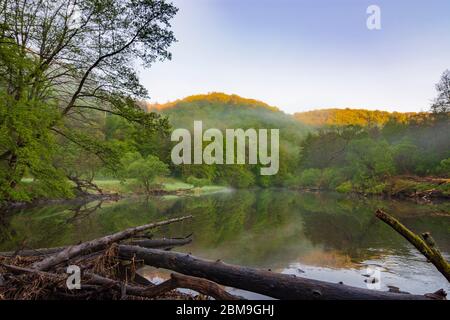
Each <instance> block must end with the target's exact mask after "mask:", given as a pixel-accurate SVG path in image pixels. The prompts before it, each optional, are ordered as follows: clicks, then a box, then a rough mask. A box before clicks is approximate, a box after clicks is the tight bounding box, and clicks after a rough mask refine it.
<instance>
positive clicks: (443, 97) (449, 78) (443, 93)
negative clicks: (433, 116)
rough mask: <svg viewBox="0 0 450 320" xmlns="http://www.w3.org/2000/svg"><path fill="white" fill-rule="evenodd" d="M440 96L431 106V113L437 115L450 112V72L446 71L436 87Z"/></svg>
mask: <svg viewBox="0 0 450 320" xmlns="http://www.w3.org/2000/svg"><path fill="white" fill-rule="evenodd" d="M436 90H437V92H438V95H437V97H436V99H435V101H434V103H433V105H432V106H431V111H432V112H434V113H437V114H447V113H449V112H450V70H445V71H444V73H443V74H442V76H441V80H440V81H439V83H438V84H437V85H436Z"/></svg>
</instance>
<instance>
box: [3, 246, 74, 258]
mask: <svg viewBox="0 0 450 320" xmlns="http://www.w3.org/2000/svg"><path fill="white" fill-rule="evenodd" d="M66 248H67V247H54V248H41V249H23V250H17V251H6V252H0V256H2V257H14V256H21V257H38V256H47V255H50V254H55V253H58V252H60V251H62V250H64V249H66Z"/></svg>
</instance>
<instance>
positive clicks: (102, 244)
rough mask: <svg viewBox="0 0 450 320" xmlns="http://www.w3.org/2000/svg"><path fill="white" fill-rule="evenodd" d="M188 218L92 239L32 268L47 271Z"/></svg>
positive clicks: (52, 256)
mask: <svg viewBox="0 0 450 320" xmlns="http://www.w3.org/2000/svg"><path fill="white" fill-rule="evenodd" d="M190 218H192V216H191V215H189V216H184V217H180V218H173V219H169V220H164V221H160V222H156V223H149V224H145V225H142V226H139V227H134V228H128V229H126V230H124V231H121V232H117V233H114V234H111V235H108V236H105V237H102V238H98V239H94V240H91V241H87V242H83V243H81V244H78V245H75V246H70V247H67V248H66V249H64V250H63V251H60V252H58V253H56V254H54V255H51V256H49V257H47V258H45V259H43V260H41V261H39V262H36V263H34V264H33V265H32V268H33V269H36V270H41V271H43V270H48V269H49V268H51V267H53V266H55V265H58V264H60V263H62V262H64V261H68V260H70V259H71V258H73V257H76V256H79V255H81V254H84V253H89V252H94V251H98V250H102V249H104V248H106V247H107V246H108V245H110V244H111V243H114V242H118V241H121V240H124V239H127V238H130V237H132V236H133V235H135V234H137V233H139V232H142V231H145V230H148V229H152V228H156V227H160V226H164V225H167V224H170V223H174V222H179V221H183V220H185V219H190Z"/></svg>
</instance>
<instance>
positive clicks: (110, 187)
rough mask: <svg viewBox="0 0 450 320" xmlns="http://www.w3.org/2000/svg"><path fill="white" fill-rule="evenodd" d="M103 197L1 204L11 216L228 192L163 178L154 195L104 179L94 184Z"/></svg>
mask: <svg viewBox="0 0 450 320" xmlns="http://www.w3.org/2000/svg"><path fill="white" fill-rule="evenodd" d="M93 183H95V184H96V185H97V186H98V187H99V189H100V190H101V191H102V193H94V192H92V191H91V192H85V193H80V194H77V195H76V196H74V197H73V198H58V199H48V198H35V199H32V200H31V201H11V202H4V203H0V211H2V212H8V211H14V210H18V209H25V208H32V207H36V206H43V205H54V204H59V203H66V204H70V203H73V204H77V203H88V202H92V201H118V200H120V199H123V198H129V197H136V196H137V197H142V196H156V197H158V196H187V195H192V196H197V195H203V194H209V193H215V192H222V191H225V190H227V189H228V187H225V186H218V185H208V186H202V187H196V186H194V185H192V184H188V183H184V182H182V181H179V180H177V179H173V178H160V179H158V180H157V184H155V187H154V188H153V189H152V190H150V192H145V191H144V190H142V189H141V188H140V187H139V186H138V185H137V184H136V181H135V180H134V179H127V180H126V181H120V180H113V179H108V180H107V179H103V180H94V181H93Z"/></svg>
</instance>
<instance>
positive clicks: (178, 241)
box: [130, 237, 192, 249]
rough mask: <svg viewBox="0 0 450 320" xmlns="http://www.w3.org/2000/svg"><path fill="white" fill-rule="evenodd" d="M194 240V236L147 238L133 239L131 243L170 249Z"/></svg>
mask: <svg viewBox="0 0 450 320" xmlns="http://www.w3.org/2000/svg"><path fill="white" fill-rule="evenodd" d="M191 242H192V238H189V237H187V238H175V239H170V238H169V239H145V240H132V241H130V244H131V245H135V246H139V247H143V248H154V249H162V248H164V249H168V248H173V247H176V246H183V245H186V244H189V243H191Z"/></svg>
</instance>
